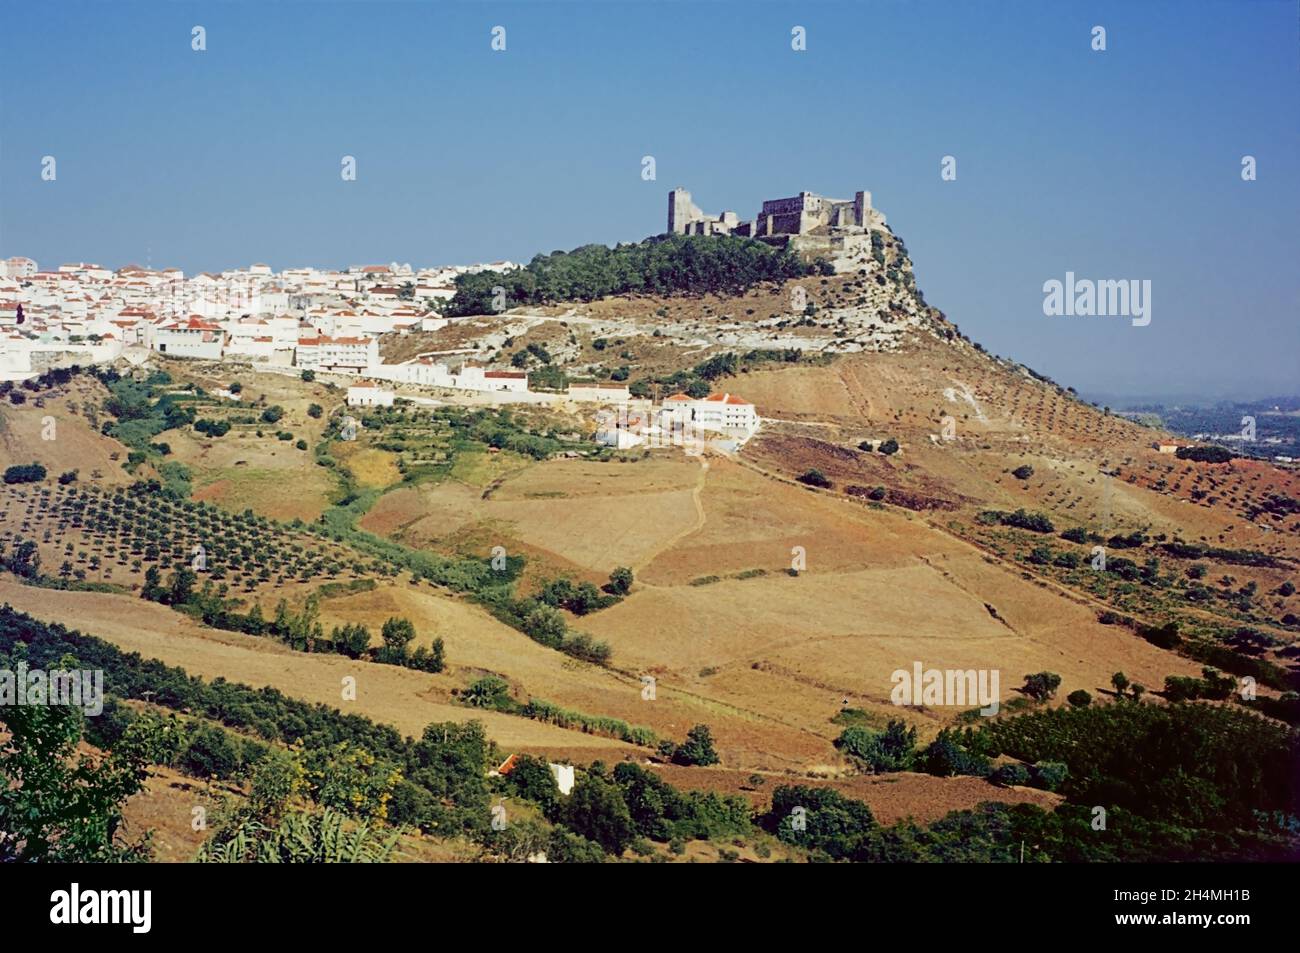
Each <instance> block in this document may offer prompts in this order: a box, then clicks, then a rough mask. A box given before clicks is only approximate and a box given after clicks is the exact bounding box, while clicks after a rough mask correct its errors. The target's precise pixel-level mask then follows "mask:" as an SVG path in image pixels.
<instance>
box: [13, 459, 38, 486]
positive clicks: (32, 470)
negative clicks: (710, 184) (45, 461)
mask: <svg viewBox="0 0 1300 953" xmlns="http://www.w3.org/2000/svg"><path fill="white" fill-rule="evenodd" d="M44 479H45V467H43V466H41V465H40V464H39V463H19V464H15V465H14V466H12V467H6V468H5V476H4V480H5V482H6V483H39V482H40V481H41V480H44Z"/></svg>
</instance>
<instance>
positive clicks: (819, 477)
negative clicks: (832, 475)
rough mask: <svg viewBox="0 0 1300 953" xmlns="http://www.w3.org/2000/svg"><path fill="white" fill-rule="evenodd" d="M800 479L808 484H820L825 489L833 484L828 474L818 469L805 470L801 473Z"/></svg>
mask: <svg viewBox="0 0 1300 953" xmlns="http://www.w3.org/2000/svg"><path fill="white" fill-rule="evenodd" d="M798 480H799V482H800V483H803V484H806V485H808V486H819V487H822V488H823V489H827V488H829V487H830V486H831V481H830V479H829V478H828V477H827V476H826V474H824V473H822V471H820V470H816V469H813V470H806V471H804V472H803V473H802V474H800V475H799V477H798Z"/></svg>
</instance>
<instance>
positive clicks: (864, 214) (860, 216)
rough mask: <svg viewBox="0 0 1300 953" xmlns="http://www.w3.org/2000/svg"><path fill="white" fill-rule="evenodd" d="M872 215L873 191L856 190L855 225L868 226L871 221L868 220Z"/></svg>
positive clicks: (854, 204)
mask: <svg viewBox="0 0 1300 953" xmlns="http://www.w3.org/2000/svg"><path fill="white" fill-rule="evenodd" d="M870 215H871V193H870V192H855V193H854V194H853V217H854V218H855V219H857V221H856V222H854V224H855V225H861V226H862V227H864V228H866V227H867V226H868V225H869V224H870V223H869V222H868V221H867V219H868V217H869V216H870Z"/></svg>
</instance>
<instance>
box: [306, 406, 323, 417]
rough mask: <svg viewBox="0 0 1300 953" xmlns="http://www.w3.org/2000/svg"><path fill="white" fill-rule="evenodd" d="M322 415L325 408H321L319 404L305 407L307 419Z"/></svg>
mask: <svg viewBox="0 0 1300 953" xmlns="http://www.w3.org/2000/svg"><path fill="white" fill-rule="evenodd" d="M323 413H325V408H324V407H322V406H321V405H320V404H308V405H307V416H308V417H312V418H319V417H320V415H321V414H323Z"/></svg>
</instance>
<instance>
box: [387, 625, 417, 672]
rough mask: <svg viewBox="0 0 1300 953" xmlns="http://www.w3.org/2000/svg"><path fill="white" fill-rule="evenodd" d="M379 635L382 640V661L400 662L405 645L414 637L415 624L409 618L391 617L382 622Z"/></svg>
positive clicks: (403, 656)
mask: <svg viewBox="0 0 1300 953" xmlns="http://www.w3.org/2000/svg"><path fill="white" fill-rule="evenodd" d="M380 637H381V638H382V639H383V640H384V647H383V649H382V650H381V655H382V657H383V660H384V661H387V662H390V663H392V664H400V663H401V662H402V660H403V659H405V658H406V651H407V646H408V645H410V643H411V640H413V639H414V638H415V626H414V625H412V624H411V622H410V620H409V619H400V618H398V617H396V616H393V617H391V618H390V619H389V620H388V621H387V622H385V623H384V628H383V631H382V632H380Z"/></svg>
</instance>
